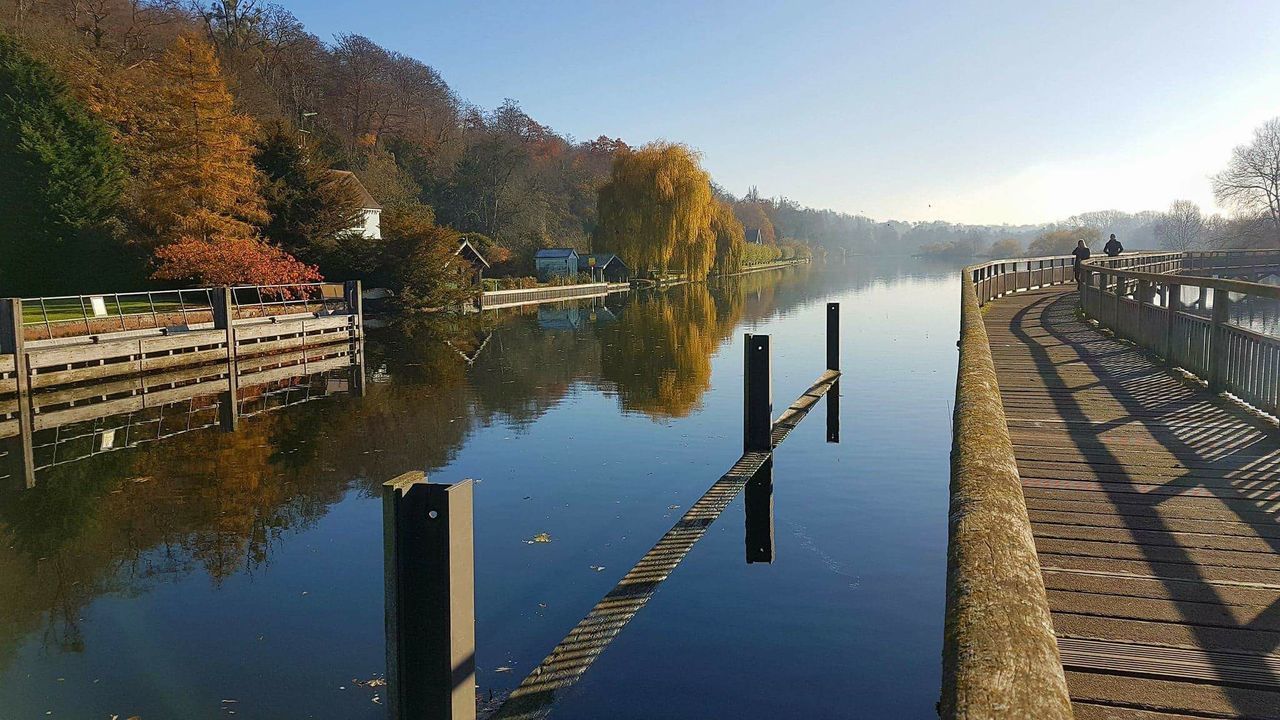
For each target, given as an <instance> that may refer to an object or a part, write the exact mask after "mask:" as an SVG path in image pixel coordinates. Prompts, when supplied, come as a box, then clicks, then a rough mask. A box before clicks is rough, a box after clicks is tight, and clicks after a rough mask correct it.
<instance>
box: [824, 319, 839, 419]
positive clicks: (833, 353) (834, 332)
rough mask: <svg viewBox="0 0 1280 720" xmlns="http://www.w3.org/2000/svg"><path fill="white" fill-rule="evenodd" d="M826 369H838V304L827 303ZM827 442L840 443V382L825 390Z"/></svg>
mask: <svg viewBox="0 0 1280 720" xmlns="http://www.w3.org/2000/svg"><path fill="white" fill-rule="evenodd" d="M827 369H828V370H839V369H840V303H827ZM827 442H829V443H838V442H840V381H839V380H837V381H835V383H834V384H832V386H831V389H830V390H827Z"/></svg>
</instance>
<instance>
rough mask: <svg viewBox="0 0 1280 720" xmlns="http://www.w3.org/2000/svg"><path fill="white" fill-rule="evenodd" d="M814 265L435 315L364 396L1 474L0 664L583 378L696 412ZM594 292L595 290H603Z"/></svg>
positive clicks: (369, 349) (378, 361)
mask: <svg viewBox="0 0 1280 720" xmlns="http://www.w3.org/2000/svg"><path fill="white" fill-rule="evenodd" d="M803 270H804V269H803V268H796V269H795V270H793V271H787V272H783V273H774V272H771V273H759V274H752V275H746V276H742V277H738V278H731V279H727V280H724V281H721V282H720V283H718V284H717V285H715V286H707V285H701V284H697V285H684V286H678V287H675V288H670V289H668V290H665V291H662V292H656V293H637V294H635V295H634V296H633V297H630V298H628V297H625V296H624V297H616V298H611V299H610V300H609V306H608V308H597V309H596V311H595V312H592V311H591V310H590V309H589V308H588V309H587V310H586V311H584V312H582V313H580V314H579V316H580V317H581V318H582V322H581V323H579V324H577V325H576V326H574V327H572V328H569V329H556V330H550V329H546V328H543V327H541V326H540V325H539V323H538V313H537V311H536V309H532V308H531V309H525V310H523V311H519V312H504V313H502V314H496V315H495V314H479V315H470V316H463V317H449V318H445V317H433V318H429V319H427V320H415V321H411V322H404V323H401V324H398V325H397V326H396V327H393V328H391V329H389V330H386V331H382V332H371V333H370V337H369V340H368V341H367V343H366V346H365V357H366V365H367V367H368V368H369V369H370V370H371V371H372V370H375V369H377V368H379V367H381V366H383V365H385V366H386V368H387V376H388V377H389V382H385V383H382V382H371V383H369V384H368V386H367V390H366V396H365V397H364V398H363V399H359V400H357V399H339V398H330V399H328V400H325V401H324V402H314V403H306V404H302V405H299V406H295V407H291V408H288V409H284V410H281V411H275V412H268V413H264V414H261V415H258V416H255V417H253V418H246V419H244V420H242V422H241V424H240V430H239V431H238V432H236V433H234V434H227V433H222V432H220V431H218V430H216V429H208V430H198V431H193V432H190V433H186V434H183V435H180V436H177V437H174V438H170V439H167V440H162V441H157V442H153V443H148V444H145V445H141V446H138V447H134V448H131V449H126V450H119V451H115V452H111V453H106V454H102V455H95V456H93V457H90V458H87V459H85V460H83V461H80V462H73V463H68V464H66V465H59V466H56V467H54V468H50V469H49V470H47V471H42V472H41V473H40V475H39V478H38V480H39V482H38V484H37V486H36V487H35V488H34V489H33V490H29V491H22V490H18V489H0V667H2V666H3V664H4V663H6V662H7V661H8V659H9V658H11V657H12V655H13V652H14V651H15V650H16V647H17V644H18V643H19V642H21V641H22V640H23V638H25V637H27V636H28V635H29V634H30V633H32V632H35V631H41V628H42V626H43V631H42V634H43V636H44V638H45V642H46V645H47V646H48V647H50V648H55V647H56V648H60V649H61V650H63V651H71V652H74V651H78V650H80V649H82V648H83V642H84V641H83V639H82V635H81V631H80V628H79V626H78V624H77V622H78V620H77V619H78V618H80V617H82V616H83V609H84V607H85V606H87V605H88V604H89V603H90V602H92V601H93V600H94V599H95V598H97V597H99V596H102V595H105V594H122V595H132V594H137V593H143V592H146V591H147V590H148V589H149V588H150V587H151V585H152V583H155V582H159V581H163V580H165V579H170V578H177V577H181V576H185V575H187V574H189V573H191V572H194V571H203V572H204V573H206V574H207V575H208V576H209V577H210V578H211V579H212V580H213V582H214V583H218V582H221V581H222V580H224V579H226V578H229V577H231V576H232V575H234V574H236V573H239V572H252V571H254V570H256V569H258V568H261V567H262V566H263V565H265V564H267V563H269V562H270V559H271V555H272V551H273V550H274V548H275V547H276V544H277V543H278V541H279V540H280V538H281V537H282V536H283V535H285V534H286V533H289V532H292V531H298V530H301V529H305V528H306V527H308V526H309V525H311V524H312V523H314V522H315V521H316V520H317V519H319V518H320V517H322V516H323V515H324V514H325V513H326V512H327V509H328V507H329V506H330V505H331V504H333V503H334V502H336V501H337V500H339V499H340V498H341V497H342V496H343V495H344V494H345V493H346V492H347V491H348V490H349V489H350V488H351V487H352V485H353V483H354V485H355V486H356V487H357V488H359V489H360V490H361V491H363V492H371V493H376V492H377V486H378V485H379V484H380V483H381V482H382V481H384V480H386V479H388V478H391V477H394V476H396V475H398V474H400V473H402V472H404V471H406V470H411V469H425V470H428V471H432V470H434V469H437V468H440V467H442V466H445V465H447V464H448V463H449V462H451V461H452V459H453V458H454V456H455V455H456V453H457V451H458V450H459V449H460V448H461V447H462V446H463V445H464V443H465V441H466V439H467V437H469V436H470V435H471V433H473V432H474V431H475V430H476V429H477V428H480V427H484V426H488V425H490V424H492V423H495V422H507V423H511V424H512V425H513V426H514V427H515V428H516V429H517V431H518V430H519V429H520V428H522V427H526V426H528V425H529V424H531V423H532V422H534V421H536V420H537V419H538V418H539V417H541V416H542V415H543V414H545V413H546V412H547V411H548V410H549V409H551V408H553V407H554V406H555V405H557V404H558V403H559V402H561V401H562V399H563V398H564V397H565V396H566V394H568V393H569V392H571V391H572V388H574V387H575V386H588V387H603V388H606V389H607V390H608V391H610V392H613V393H616V394H617V396H618V398H619V403H620V405H621V406H622V408H623V409H625V410H628V411H635V412H642V413H646V414H649V415H651V416H653V417H655V418H670V417H680V416H684V415H687V414H689V413H690V412H692V411H693V410H694V409H695V408H696V407H697V406H698V404H699V402H700V401H701V398H702V396H703V394H704V393H705V392H706V390H707V388H708V387H709V384H710V373H711V365H710V358H711V355H712V354H713V353H714V352H715V351H716V350H717V348H718V347H719V346H720V345H721V344H722V343H723V342H724V340H725V339H726V338H727V337H728V336H729V334H730V333H731V332H732V331H733V328H734V327H735V326H736V325H737V324H738V323H739V322H740V321H741V319H742V318H744V317H747V318H752V319H759V318H762V317H765V316H767V315H769V314H771V313H776V312H780V311H785V310H786V309H787V308H789V307H791V306H794V305H795V304H798V303H799V302H802V301H804V300H805V299H807V298H811V297H812V296H813V294H814V290H813V289H812V288H811V287H809V286H808V285H807V284H806V277H807V274H806V273H805V272H804V271H803ZM597 302H598V301H597Z"/></svg>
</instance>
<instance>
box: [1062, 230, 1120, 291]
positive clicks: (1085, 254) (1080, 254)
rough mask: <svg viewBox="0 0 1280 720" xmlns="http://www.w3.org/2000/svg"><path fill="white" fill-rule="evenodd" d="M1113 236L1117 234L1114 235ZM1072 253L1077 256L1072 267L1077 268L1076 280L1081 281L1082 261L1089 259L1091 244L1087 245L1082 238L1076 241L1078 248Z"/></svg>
mask: <svg viewBox="0 0 1280 720" xmlns="http://www.w3.org/2000/svg"><path fill="white" fill-rule="evenodd" d="M1112 237H1115V236H1114V235H1113V236H1112ZM1071 254H1072V255H1074V256H1075V257H1076V259H1075V261H1074V262H1073V264H1072V267H1073V268H1074V269H1075V273H1076V282H1080V263H1081V262H1083V261H1085V260H1088V259H1089V246H1088V245H1085V244H1084V241H1083V240H1081V241H1079V242H1077V243H1076V249H1075V250H1072V251H1071Z"/></svg>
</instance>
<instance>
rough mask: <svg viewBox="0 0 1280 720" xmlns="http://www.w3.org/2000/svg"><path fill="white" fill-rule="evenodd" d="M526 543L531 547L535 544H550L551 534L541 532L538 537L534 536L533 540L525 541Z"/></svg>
mask: <svg viewBox="0 0 1280 720" xmlns="http://www.w3.org/2000/svg"><path fill="white" fill-rule="evenodd" d="M525 542H527V543H529V544H530V545H532V544H534V543H549V542H551V533H544V532H540V533H538V534H537V535H534V536H533V538H532V539H529V540H525Z"/></svg>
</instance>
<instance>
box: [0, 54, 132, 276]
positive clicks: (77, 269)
mask: <svg viewBox="0 0 1280 720" xmlns="http://www.w3.org/2000/svg"><path fill="white" fill-rule="evenodd" d="M123 179H124V168H123V159H122V157H121V155H120V152H119V151H118V149H117V148H116V147H115V145H114V143H113V142H112V140H111V136H110V134H109V132H108V130H107V128H106V126H105V125H103V124H102V123H101V122H100V121H98V120H97V119H96V118H94V117H93V116H92V115H90V114H89V112H88V111H87V110H86V109H85V108H84V107H83V106H82V105H80V104H79V103H78V102H76V100H75V99H74V98H72V97H71V95H70V93H69V92H68V90H67V88H66V86H65V85H64V84H63V83H62V82H61V81H59V80H58V79H57V78H56V77H54V75H53V73H52V72H51V71H50V70H49V69H48V68H47V67H45V66H44V65H43V64H41V63H39V62H38V61H36V60H35V59H34V58H32V57H31V56H30V55H29V54H28V53H26V52H25V51H24V50H23V49H22V48H21V47H19V46H18V43H17V42H16V41H15V40H14V39H13V38H11V37H8V36H7V35H3V34H0V255H2V256H3V258H4V261H3V262H0V281H2V282H3V285H4V287H5V289H6V290H7V291H8V292H11V293H26V292H33V293H36V292H41V293H43V292H49V291H50V290H52V289H53V288H57V287H72V286H75V285H80V286H81V287H82V288H83V287H84V284H85V283H88V284H89V285H91V286H94V287H101V286H102V283H103V279H102V278H101V277H100V275H101V273H102V272H103V271H104V270H105V269H104V268H103V267H102V266H101V264H100V263H101V261H102V259H101V258H99V259H98V260H97V261H96V263H95V264H94V265H92V266H91V265H88V264H86V263H88V262H89V260H90V257H89V256H90V255H93V254H97V253H89V252H88V250H89V248H90V247H92V246H94V245H95V244H97V243H99V242H102V241H105V240H106V239H107V238H106V237H105V233H104V232H103V229H102V227H101V225H102V223H103V222H104V221H106V220H107V219H108V218H109V217H110V216H111V215H112V213H113V212H114V210H115V209H116V204H117V201H118V200H119V197H120V193H121V189H122V182H123Z"/></svg>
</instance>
